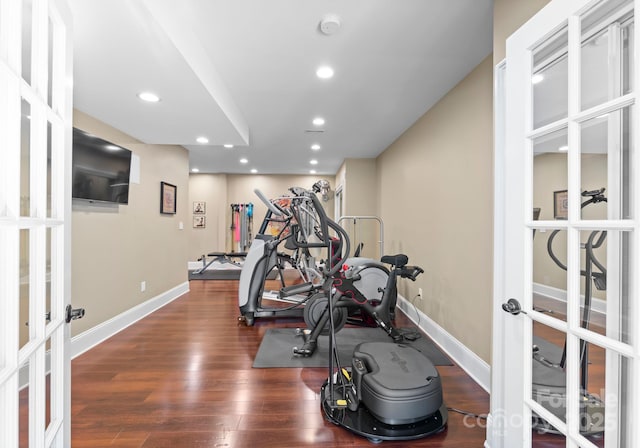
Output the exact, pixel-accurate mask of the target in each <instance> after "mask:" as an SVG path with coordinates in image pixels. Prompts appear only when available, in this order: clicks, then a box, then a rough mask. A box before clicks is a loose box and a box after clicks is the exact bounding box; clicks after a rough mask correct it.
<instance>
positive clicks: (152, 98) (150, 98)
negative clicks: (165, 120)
mask: <svg viewBox="0 0 640 448" xmlns="http://www.w3.org/2000/svg"><path fill="white" fill-rule="evenodd" d="M138 98H140V99H141V100H142V101H147V102H149V103H157V102H158V101H160V97H159V96H158V95H156V94H155V93H151V92H141V93H139V94H138Z"/></svg>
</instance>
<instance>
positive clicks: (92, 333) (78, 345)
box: [19, 282, 189, 389]
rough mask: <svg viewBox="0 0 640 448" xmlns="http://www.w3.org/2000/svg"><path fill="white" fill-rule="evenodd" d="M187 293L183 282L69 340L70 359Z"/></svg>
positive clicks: (24, 371)
mask: <svg viewBox="0 0 640 448" xmlns="http://www.w3.org/2000/svg"><path fill="white" fill-rule="evenodd" d="M187 292H189V282H184V283H182V284H180V285H178V286H176V287H174V288H172V289H170V290H168V291H165V292H164V293H162V294H160V295H158V296H156V297H153V298H152V299H149V300H147V301H146V302H143V303H141V304H139V305H136V306H134V307H133V308H130V309H128V310H127V311H125V312H123V313H120V314H118V315H117V316H115V317H113V318H111V319H109V320H107V321H105V322H102V323H101V324H98V325H96V326H95V327H93V328H90V329H89V330H87V331H84V332H82V333H80V334H79V335H76V336H74V337H73V338H71V359H74V358H75V357H77V356H80V355H81V354H83V353H84V352H86V351H88V350H90V349H92V348H93V347H95V346H96V345H98V344H100V343H101V342H104V341H105V340H107V339H109V338H110V337H111V336H113V335H115V334H117V333H119V332H121V331H122V330H124V329H125V328H127V327H128V326H130V325H132V324H134V323H136V322H137V321H139V320H140V319H142V318H143V317H145V316H147V315H149V314H151V313H153V312H154V311H156V310H158V309H160V308H162V307H163V306H165V305H167V304H168V303H171V302H173V301H174V300H175V299H177V298H178V297H180V296H182V295H183V294H186V293H187ZM45 362H46V371H47V372H49V366H50V360H49V352H47V354H46V361H45ZM19 383H20V388H21V389H22V388H24V387H26V386H28V385H29V365H28V364H25V365H24V366H22V367H21V368H20V372H19Z"/></svg>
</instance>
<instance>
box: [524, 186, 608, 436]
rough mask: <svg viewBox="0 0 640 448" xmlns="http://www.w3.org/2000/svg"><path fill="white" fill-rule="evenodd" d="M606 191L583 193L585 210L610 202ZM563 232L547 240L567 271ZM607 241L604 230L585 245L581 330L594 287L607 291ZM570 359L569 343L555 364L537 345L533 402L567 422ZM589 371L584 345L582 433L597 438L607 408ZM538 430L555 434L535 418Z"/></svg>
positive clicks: (582, 344) (588, 314) (557, 261)
mask: <svg viewBox="0 0 640 448" xmlns="http://www.w3.org/2000/svg"><path fill="white" fill-rule="evenodd" d="M604 190H605V189H604V188H601V189H599V190H592V191H583V192H582V196H583V197H585V198H588V199H586V200H584V201H583V202H582V204H581V208H584V207H586V206H588V205H590V204H597V203H599V202H606V201H607V198H606V197H605V196H604ZM559 232H560V230H559V229H556V230H554V231H553V232H551V234H550V235H549V239H548V240H547V252H548V253H549V256H550V257H551V259H552V260H553V261H554V263H555V264H556V265H557V266H558V267H559V268H560V269H563V270H564V271H566V270H567V266H566V265H565V264H564V263H563V262H562V261H560V259H559V258H558V257H557V256H556V255H555V253H554V251H553V241H554V239H555V237H556V236H557V235H558V233H559ZM606 237H607V232H606V231H602V230H594V231H592V232H591V233H590V234H589V237H588V238H587V241H586V242H585V243H584V244H583V249H584V250H585V268H584V269H583V270H581V271H580V274H581V276H582V277H584V304H583V309H582V319H581V322H580V326H581V327H582V328H585V329H588V328H589V322H590V317H591V302H592V298H593V286H595V288H596V289H598V290H601V291H604V290H606V287H607V270H606V268H605V267H604V266H603V265H602V263H600V262H599V261H598V259H597V258H596V256H595V254H594V250H596V249H598V248H600V247H601V246H602V244H603V243H604V241H605V239H606ZM566 356H567V346H566V341H565V344H564V348H563V350H562V355H561V356H560V359H559V360H553V359H552V356H550V355H549V354H545V353H541V350H540V348H539V347H538V346H537V345H534V346H533V361H534V362H533V370H532V385H533V399H534V400H536V401H537V402H538V403H540V404H541V405H542V406H544V407H545V408H546V409H547V410H549V411H550V412H552V413H553V414H555V415H556V416H558V418H564V415H565V410H566V404H567V403H566V374H565V372H564V369H565V364H566ZM588 369H589V354H588V344H587V342H586V341H584V340H581V341H580V394H581V401H580V432H581V433H582V434H583V435H597V434H601V433H603V432H604V430H605V427H604V423H605V422H604V419H603V418H602V416H603V415H605V405H604V403H603V402H602V400H600V399H599V398H598V397H596V396H594V395H592V394H590V393H589V392H588V389H587V381H588ZM533 424H534V427H537V428H539V429H540V430H545V431H548V432H554V431H555V430H554V429H553V428H551V427H550V425H549V423H547V422H546V421H544V420H542V419H541V418H539V417H537V416H534V422H533Z"/></svg>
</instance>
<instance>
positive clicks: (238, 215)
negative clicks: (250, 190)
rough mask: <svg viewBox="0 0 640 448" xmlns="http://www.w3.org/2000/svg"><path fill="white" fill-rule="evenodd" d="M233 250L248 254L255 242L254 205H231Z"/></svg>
mask: <svg viewBox="0 0 640 448" xmlns="http://www.w3.org/2000/svg"><path fill="white" fill-rule="evenodd" d="M230 207H231V226H230V227H229V230H230V231H231V250H232V251H234V252H246V251H247V250H248V249H249V246H251V241H252V240H253V236H252V232H253V203H251V202H249V203H248V204H231V205H230Z"/></svg>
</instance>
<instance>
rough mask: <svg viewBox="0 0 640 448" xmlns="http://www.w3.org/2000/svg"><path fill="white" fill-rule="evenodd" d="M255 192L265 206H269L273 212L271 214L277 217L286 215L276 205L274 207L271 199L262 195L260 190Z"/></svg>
mask: <svg viewBox="0 0 640 448" xmlns="http://www.w3.org/2000/svg"><path fill="white" fill-rule="evenodd" d="M253 192H254V193H255V194H256V196H258V197H259V198H260V200H261V201H262V202H263V203H264V205H266V206H267V208H268V209H269V210H270V211H271V213H273V214H274V215H276V216H282V215H284V213H283V212H282V210H280V209H278V208H277V207H276V206H275V205H273V203H272V202H271V201H270V200H269V199H267V197H266V196H265V195H264V194H262V192H261V191H260V190H258V189H257V188H256V189H254V190H253Z"/></svg>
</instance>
